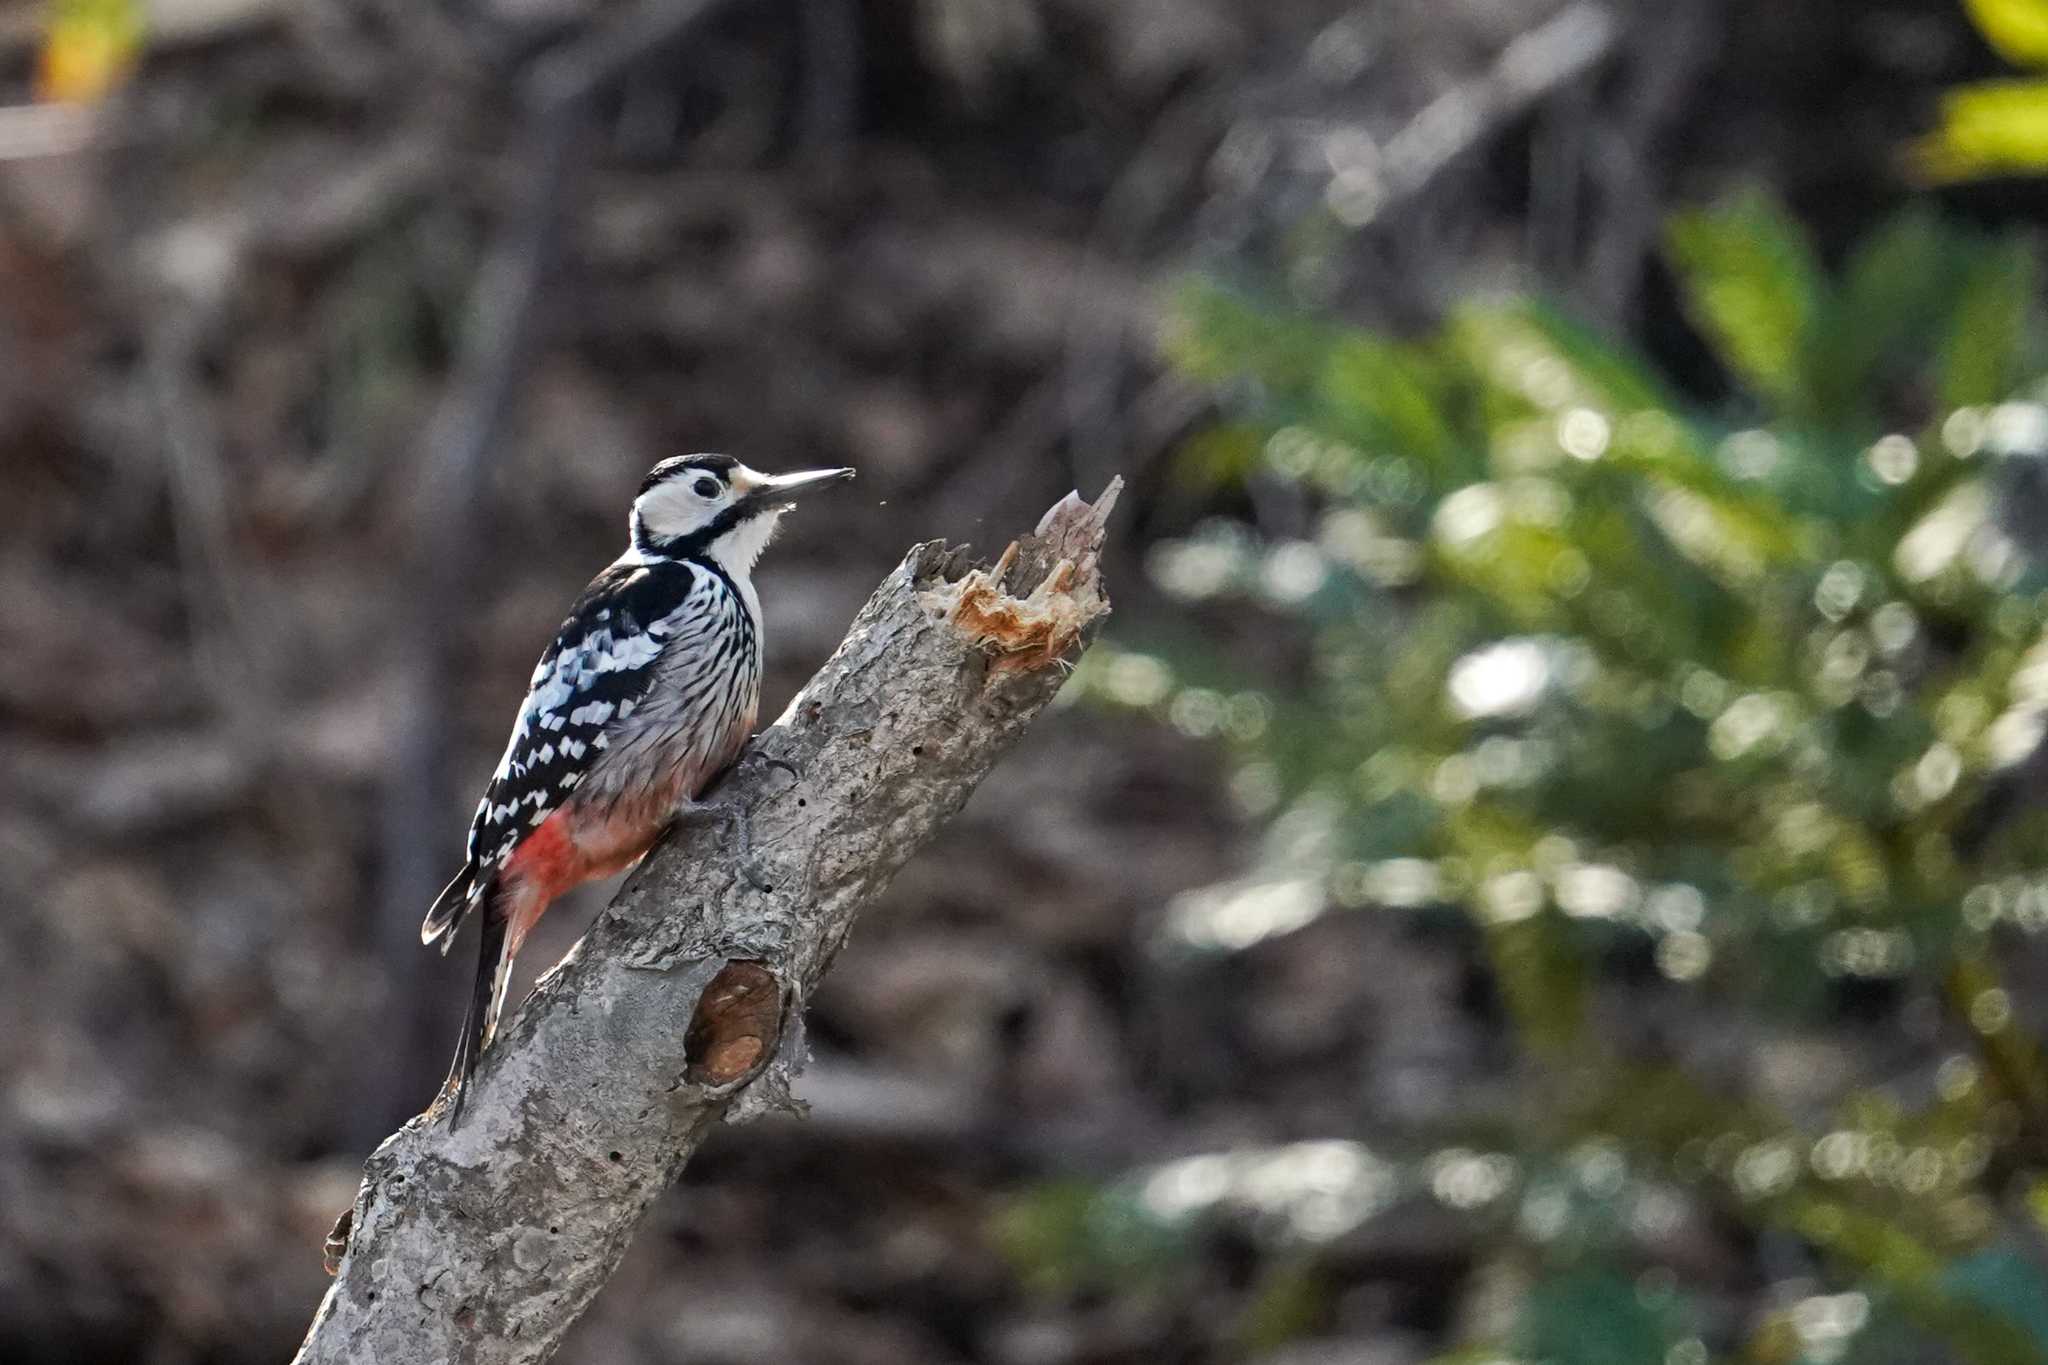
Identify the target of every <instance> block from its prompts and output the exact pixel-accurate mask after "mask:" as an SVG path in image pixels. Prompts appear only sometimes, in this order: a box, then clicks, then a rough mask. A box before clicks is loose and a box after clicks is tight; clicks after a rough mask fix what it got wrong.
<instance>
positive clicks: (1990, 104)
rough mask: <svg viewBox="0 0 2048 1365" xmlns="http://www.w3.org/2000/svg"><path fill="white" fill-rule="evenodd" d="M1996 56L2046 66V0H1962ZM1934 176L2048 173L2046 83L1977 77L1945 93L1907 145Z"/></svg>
mask: <svg viewBox="0 0 2048 1365" xmlns="http://www.w3.org/2000/svg"><path fill="white" fill-rule="evenodd" d="M1963 3H1964V7H1965V8H1966V9H1968V10H1969V12H1970V18H1971V20H1972V21H1973V22H1974V23H1975V24H1976V25H1977V29H1978V31H1979V32H1980V33H1982V34H1983V35H1984V40H1985V41H1986V42H1988V43H1989V44H1990V45H1991V46H1992V48H1993V49H1994V50H1995V51H1997V53H1998V55H1999V56H2001V57H2003V58H2004V59H2005V60H2006V61H2008V62H2011V63H2012V64H2013V65H2015V66H2018V67H2023V68H2025V69H2027V70H2030V71H2044V70H2048V0H1963ZM1908 157H1909V160H1910V162H1911V163H1912V165H1913V167H1914V169H1915V170H1916V171H1917V172H1918V173H1919V174H1920V175H1921V176H1922V177H1923V178H1924V179H1927V180H1931V181H1949V180H1972V179H1977V178H1979V177H1982V176H1991V175H2039V174H2040V173H2041V172H2042V171H2043V170H2048V80H2041V79H2007V80H1990V81H1977V82H1974V83H1972V84H1969V85H1964V86H1958V87H1956V88H1955V89H1953V90H1950V91H1948V92H1947V93H1946V94H1945V95H1944V96H1943V97H1942V101H1941V116H1940V119H1939V121H1938V122H1937V124H1936V125H1935V128H1934V131H1932V132H1931V133H1929V134H1928V135H1927V136H1925V137H1923V138H1921V139H1920V140H1919V141H1918V142H1916V143H1914V144H1913V146H1912V147H1911V148H1909V149H1908Z"/></svg>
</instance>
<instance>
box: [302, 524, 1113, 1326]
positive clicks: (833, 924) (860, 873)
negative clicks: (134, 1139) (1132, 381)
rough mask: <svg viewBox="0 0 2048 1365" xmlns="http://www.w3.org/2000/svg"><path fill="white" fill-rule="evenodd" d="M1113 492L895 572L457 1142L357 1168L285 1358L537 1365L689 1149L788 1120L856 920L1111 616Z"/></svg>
mask: <svg viewBox="0 0 2048 1365" xmlns="http://www.w3.org/2000/svg"><path fill="white" fill-rule="evenodd" d="M1116 492H1117V485H1116V484H1114V483H1113V484H1112V485H1111V487H1110V490H1109V491H1108V492H1107V493H1105V495H1104V496H1103V497H1102V498H1101V499H1100V500H1099V501H1098V502H1097V503H1096V505H1095V506H1093V507H1091V506H1089V505H1088V504H1086V503H1084V502H1082V501H1080V500H1079V499H1078V498H1076V497H1069V498H1068V499H1066V500H1064V501H1063V502H1061V503H1060V504H1059V505H1058V506H1056V507H1055V508H1054V509H1053V510H1052V511H1050V512H1049V513H1047V515H1046V517H1045V519H1044V520H1043V521H1041V522H1040V524H1039V527H1038V529H1037V531H1036V533H1035V534H1033V535H1032V536H1029V537H1026V538H1025V539H1023V540H1022V541H1019V542H1018V543H1017V544H1015V545H1012V546H1011V547H1010V549H1009V550H1008V551H1006V552H1005V553H1004V555H1003V557H1002V559H1001V560H1000V561H998V563H997V564H996V565H995V566H994V567H993V568H990V569H986V570H982V569H967V568H966V567H965V562H964V557H963V556H962V555H961V554H960V553H959V552H957V551H953V550H949V549H947V548H946V547H944V546H942V545H939V544H928V545H924V546H920V547H919V548H917V549H915V550H913V551H912V552H911V553H910V555H909V557H908V558H906V559H905V560H904V561H903V563H902V565H901V566H899V567H898V568H897V569H896V571H895V572H894V573H892V574H891V575H890V576H889V577H888V578H887V579H886V580H885V581H884V582H883V583H882V585H881V587H880V588H879V589H877V591H876V592H875V594H874V596H873V597H872V598H871V599H870V600H869V601H868V604H867V606H866V607H865V608H863V609H862V611H861V613H860V615H859V616H858V617H857V618H856V619H855V621H854V623H853V626H852V628H851V630H850V631H849V632H848V634H847V636H846V639H845V641H844V642H843V643H842V644H841V645H840V647H839V649H838V651H837V652H836V653H835V654H834V655H833V656H832V658H831V659H830V660H828V661H827V662H826V664H825V666H824V667H823V668H822V669H820V670H819V672H818V674H817V676H816V677H814V678H813V679H812V680H811V683H810V685H809V686H808V687H806V688H805V689H804V690H803V691H802V692H801V693H799V694H798V696H797V698H796V699H795V700H794V701H793V702H791V703H790V706H789V709H788V710H787V711H786V712H785V713H784V714H783V716H782V718H781V719H780V720H779V721H777V722H776V723H775V724H774V725H773V726H771V727H770V728H769V729H768V730H767V731H765V732H764V733H763V734H762V736H761V737H760V739H759V740H757V741H756V744H755V746H754V753H755V754H756V755H758V757H759V758H760V759H763V760H767V761H760V762H754V763H751V764H748V763H745V762H744V761H743V764H742V771H740V772H739V773H737V774H735V776H734V777H733V779H732V780H731V781H729V782H728V783H727V784H726V787H725V788H724V789H723V790H722V791H721V793H720V794H719V795H718V796H717V797H716V798H714V799H715V801H717V802H719V803H722V804H724V805H726V806H727V808H728V809H729V810H730V811H731V812H732V813H733V814H734V816H735V817H736V820H735V822H734V823H733V825H732V827H731V828H730V829H721V828H719V826H718V824H717V822H715V821H714V822H705V823H703V824H701V825H693V826H691V827H689V828H686V829H684V830H681V831H679V832H678V833H677V834H676V835H674V836H673V837H671V838H670V839H668V840H667V841H665V842H664V843H663V844H661V845H660V846H659V847H657V848H656V849H655V851H654V852H653V853H652V854H650V855H649V857H648V859H647V861H646V863H645V864H644V865H643V866H642V868H641V869H640V871H639V872H638V873H636V874H635V875H634V877H633V878H632V880H631V881H630V882H629V883H628V884H627V886H626V888H625V889H624V890H623V891H622V892H621V893H620V894H619V897H618V899H617V900H616V901H614V902H613V904H612V906H611V908H610V909H609V910H607V911H606V913H605V914H604V915H603V916H602V917H600V918H599V920H598V922H597V923H596V925H595V926H594V927H593V928H592V929H591V931H590V933H589V934H588V935H587V936H586V937H585V938H584V940H583V942H582V943H581V944H580V945H579V946H578V948H577V949H576V950H575V951H573V952H572V953H571V954H570V955H569V957H568V958H567V959H566V960H565V961H564V963H563V964H562V965H561V966H560V967H559V968H558V969H557V970H556V971H554V972H553V973H551V974H550V975H549V977H548V978H546V979H545V980H544V981H543V982H542V983H541V985H540V986H539V987H538V988H537V989H536V991H535V994H534V996H533V998H532V999H531V1000H530V1001H529V1002H528V1004H527V1006H526V1007H525V1008H523V1009H522V1010H520V1011H519V1012H518V1014H517V1015H516V1017H515V1018H514V1019H513V1020H512V1021H511V1023H510V1026H509V1027H508V1028H506V1029H505V1030H504V1031H503V1033H501V1035H500V1037H499V1041H498V1044H497V1046H496V1047H494V1048H493V1049H492V1051H491V1052H490V1053H489V1054H487V1055H486V1057H485V1059H484V1066H483V1069H482V1071H480V1072H479V1073H478V1075H477V1077H476V1080H475V1092H474V1093H473V1094H472V1095H471V1097H470V1099H469V1101H468V1105H467V1108H466V1111H465V1116H464V1123H463V1126H462V1128H461V1129H460V1130H459V1131H457V1132H450V1131H448V1129H447V1128H446V1127H445V1125H444V1123H443V1122H442V1119H441V1117H440V1116H438V1115H423V1116H421V1117H420V1118H417V1119H414V1120H413V1121H412V1122H410V1123H408V1124H407V1125H406V1126H405V1127H404V1128H402V1129H401V1130H399V1131H398V1132H397V1133H395V1134H393V1135H392V1136H391V1137H390V1138H389V1139H387V1140H386V1141H385V1143H384V1144H383V1145H382V1146H381V1147H379V1148H378V1150H377V1151H376V1153H375V1154H374V1155H372V1157H371V1158H370V1161H369V1164H368V1166H367V1168H366V1170H365V1174H364V1180H363V1185H362V1188H361V1191H360V1192H359V1194H358V1195H357V1198H356V1203H355V1206H354V1208H353V1209H352V1210H351V1211H350V1214H349V1215H347V1217H346V1219H345V1222H346V1223H347V1226H345V1227H338V1228H337V1235H336V1240H335V1242H334V1243H333V1244H332V1249H333V1251H334V1252H335V1253H336V1254H337V1255H338V1256H339V1257H340V1265H339V1269H338V1276H337V1278H336V1280H335V1283H334V1285H333V1287H332V1288H331V1289H330V1290H329V1292H328V1295H327V1298H326V1301H325V1302H324V1303H323V1304H322V1305H321V1307H320V1311H319V1313H318V1314H317V1315H316V1316H315V1318H314V1320H313V1325H312V1328H311V1329H310V1331H309V1332H308V1334H307V1337H306V1341H305V1344H304V1346H303V1347H302V1348H301V1349H300V1352H299V1356H298V1359H299V1361H300V1362H305V1363H306V1365H311V1363H312V1362H343V1361H346V1362H351V1363H352V1365H415V1363H417V1365H444V1363H445V1362H451V1361H465V1362H493V1363H495V1362H525V1361H539V1360H544V1359H546V1358H547V1357H548V1356H549V1355H550V1354H552V1353H553V1351H554V1349H555V1347H556V1346H557V1345H558V1344H559V1343H560V1341H561V1339H562V1336H563V1334H564V1333H566V1332H567V1331H568V1329H569V1327H570V1325H571V1324H572V1323H574V1321H575V1320H576V1318H577V1317H578V1316H579V1315H580V1314H581V1313H582V1312H583V1310H584V1309H585V1308H586V1307H587V1306H588V1305H589V1304H590V1301H591V1299H592V1298H593V1297H594V1296H595V1295H596V1293H597V1291H598V1289H599V1288H600V1287H601V1286H602V1285H603V1284H604V1282H605V1280H606V1279H607V1278H608V1277H609V1276H610V1274H611V1272H612V1270H613V1269H614V1268H615V1267H616V1266H617V1264H618V1261H619V1258H620V1257H621V1256H622V1255H623V1254H624V1252H625V1249H626V1245H627V1243H628V1241H629V1240H630V1239H631V1236H632V1233H633V1229H634V1228H635V1226H636V1225H637V1224H638V1222H639V1220H640V1218H641V1216H642V1215H643V1214H644V1213H645V1212H646V1211H647V1209H648V1207H649V1206H650V1205H651V1204H652V1203H653V1202H654V1200H655V1199H656V1198H657V1197H658V1196H659V1195H660V1194H661V1192H662V1191H663V1190H664V1189H665V1188H667V1186H668V1185H669V1184H671V1183H672V1182H673V1181H674V1180H675V1179H676V1178H677V1176H678V1175H679V1174H680V1173H681V1172H682V1170H683V1167H684V1166H685V1165H686V1164H687V1163H688V1161H689V1159H690V1156H691V1155H692V1154H693V1153H694V1152H695V1150H696V1148H697V1146H698V1144H699V1143H700V1142H702V1141H703V1139H704V1137H705V1135H706V1134H707V1133H708V1132H709V1131H710V1129H711V1126H712V1125H713V1124H715V1123H717V1122H719V1121H720V1120H722V1119H726V1118H728V1117H745V1116H747V1115H750V1114H753V1113H757V1112H761V1111H763V1110H765V1109H769V1108H773V1107H777V1106H785V1105H789V1104H790V1103H792V1101H791V1100H790V1095H789V1084H790V1080H791V1078H792V1077H793V1076H794V1074H795V1073H796V1071H797V1069H798V1068H799V1067H800V1066H801V1065H802V1063H803V1060H804V1047H803V1040H802V1020H803V1003H804V1001H805V999H806V998H807V996H808V995H809V993H810V992H811V991H812V990H813V989H814V988H815V987H816V986H817V984H818V982H819V980H820V979H821V978H822V977H823V976H824V974H825V971H826V969H827V968H828V967H829V966H830V965H831V962H832V959H833V957H834V956H835V955H836V954H837V952H838V950H839V947H840V945H841V944H842V943H843V942H844V941H845V939H846V935H847V933H848V931H849V930H850V929H851V928H852V925H853V920H854V917H855V916H856V915H857V914H858V913H859V911H860V909H861V907H862V906H864V905H865V904H866V903H867V902H868V901H869V900H871V899H873V897H874V896H875V895H876V894H878V893H879V892H880V891H881V890H882V888H883V887H884V886H886V885H887V883H888V881H889V879H890V878H891V877H892V876H893V875H894V873H895V872H896V870H897V869H898V868H899V867H900V866H902V864H903V863H904V861H905V860H906V859H908V858H909V857H910V855H911V854H912V853H914V852H915V851H916V850H917V849H918V848H919V847H920V846H921V845H923V844H924V843H925V842H926V841H927V840H928V839H929V838H930V837H931V835H932V834H933V833H934V832H935V831H936V830H937V829H938V827H939V826H940V825H941V824H942V823H943V822H944V821H945V820H946V819H947V818H948V817H949V816H951V815H952V814H953V813H954V812H955V811H957V810H958V809H959V808H960V806H961V805H962V804H963V803H964V802H965V801H966V800H967V798H968V796H969V795H970V794H971V793H972V792H973V790H974V788H975V787H976V785H978V784H979V783H980V781H981V779H982V778H983V777H984V776H986V775H987V773H988V771H989V769H990V768H991V767H992V766H994V764H995V762H996V761H997V760H998V759H999V758H1001V757H1002V755H1003V754H1004V753H1005V752H1006V751H1007V750H1008V749H1009V748H1010V747H1011V746H1012V745H1013V744H1014V743H1015V742H1016V741H1017V740H1018V739H1019V738H1020V737H1021V736H1022V734H1023V732H1024V729H1025V727H1026V726H1027V725H1029V724H1030V722H1031V720H1032V719H1033V718H1034V717H1035V716H1036V715H1037V714H1038V712H1039V711H1040V710H1041V709H1042V708H1043V707H1044V706H1045V704H1046V703H1047V702H1049V701H1050V700H1051V699H1052V696H1053V694H1054V693H1055V692H1056V691H1057V690H1058V688H1059V684H1060V680H1061V678H1062V677H1063V676H1064V671H1065V670H1064V668H1063V666H1062V665H1063V664H1064V662H1065V661H1066V660H1067V659H1068V658H1069V657H1070V656H1071V654H1072V653H1073V652H1074V651H1075V650H1076V649H1077V648H1078V647H1079V643H1080V639H1081V636H1082V634H1083V632H1084V631H1085V630H1087V628H1088V627H1089V626H1090V625H1092V624H1093V623H1094V622H1095V621H1096V620H1097V619H1098V618H1099V617H1100V616H1101V615H1102V614H1103V613H1104V612H1106V611H1107V610H1108V603H1107V601H1106V599H1105V598H1104V597H1103V595H1102V590H1101V583H1100V579H1099V575H1098V567H1097V553H1098V551H1099V549H1100V546H1101V543H1102V536H1103V522H1104V518H1106V516H1107V515H1108V513H1109V510H1110V508H1111V506H1112V505H1113V503H1114V501H1115V494H1116Z"/></svg>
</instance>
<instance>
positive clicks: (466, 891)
mask: <svg viewBox="0 0 2048 1365" xmlns="http://www.w3.org/2000/svg"><path fill="white" fill-rule="evenodd" d="M475 891H476V869H474V868H472V867H470V866H469V865H468V864H466V863H465V864H464V865H463V868H462V871H460V872H458V873H456V874H455V880H453V881H451V882H449V883H448V885H446V886H445V887H443V888H441V894H440V895H438V896H436V897H434V904H433V906H432V908H430V909H429V910H428V911H427V917H426V918H425V919H424V920H422V921H421V922H420V942H421V943H422V944H428V943H433V942H435V941H437V940H438V941H439V942H440V944H441V951H442V952H443V953H446V952H447V951H448V948H449V945H450V944H452V943H453V942H454V941H455V929H456V926H457V925H459V924H461V923H462V917H463V915H464V914H466V913H467V912H468V910H469V907H470V905H471V903H472V902H473V901H474V900H475Z"/></svg>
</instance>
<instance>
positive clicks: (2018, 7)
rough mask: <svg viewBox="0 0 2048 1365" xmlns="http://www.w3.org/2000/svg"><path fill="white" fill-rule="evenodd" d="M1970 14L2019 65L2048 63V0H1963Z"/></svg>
mask: <svg viewBox="0 0 2048 1365" xmlns="http://www.w3.org/2000/svg"><path fill="white" fill-rule="evenodd" d="M1964 3H1965V4H1966V5H1967V6H1968V7H1969V10H1970V18H1971V19H1972V20H1973V21H1974V22H1975V23H1976V25H1977V28H1978V29H1979V30H1980V31H1981V32H1982V33H1983V34H1984V37H1985V38H1986V39H1987V40H1989V41H1990V43H1991V45H1992V46H1993V47H1995V48H1997V49H1998V54H1999V55H2000V56H2001V57H2004V58H2005V59H2006V60H2007V61H2009V62H2012V63H2014V64H2015V65H2017V66H2035V67H2041V66H2048V0H1964Z"/></svg>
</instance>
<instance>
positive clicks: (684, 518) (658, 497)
mask: <svg viewBox="0 0 2048 1365" xmlns="http://www.w3.org/2000/svg"><path fill="white" fill-rule="evenodd" d="M698 477H706V476H698ZM695 482H697V478H695V477H686V478H679V479H670V480H669V481H668V482H667V483H664V484H661V485H660V486H658V487H655V488H650V489H648V490H647V491H646V492H645V493H642V494H641V495H640V500H639V501H638V502H636V503H634V504H633V506H634V508H635V509H636V510H637V511H638V512H639V513H640V519H641V524H642V525H644V526H646V528H647V530H648V533H649V534H651V535H653V536H654V537H655V538H656V539H658V540H667V539H668V538H670V537H671V536H686V535H688V534H690V532H692V531H695V530H698V529H700V528H701V527H703V526H704V525H706V524H707V523H708V522H710V520H711V519H712V518H713V517H715V516H717V515H718V513H719V512H720V510H721V509H723V508H724V506H725V504H726V495H725V491H724V489H723V488H722V487H721V488H720V490H719V495H718V496H717V497H715V498H700V497H698V496H697V495H696V494H695V493H693V492H691V491H690V485H691V484H693V483H695Z"/></svg>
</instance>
